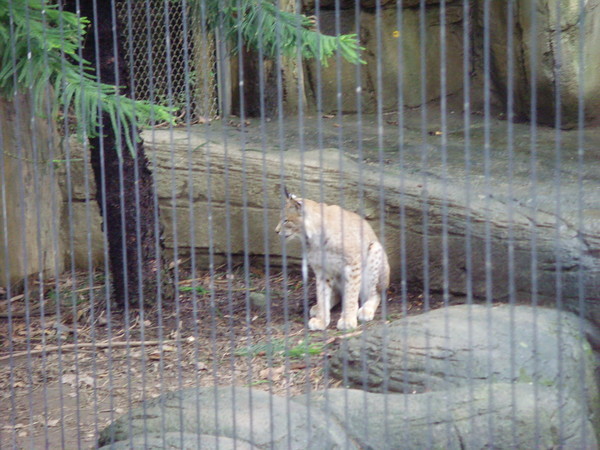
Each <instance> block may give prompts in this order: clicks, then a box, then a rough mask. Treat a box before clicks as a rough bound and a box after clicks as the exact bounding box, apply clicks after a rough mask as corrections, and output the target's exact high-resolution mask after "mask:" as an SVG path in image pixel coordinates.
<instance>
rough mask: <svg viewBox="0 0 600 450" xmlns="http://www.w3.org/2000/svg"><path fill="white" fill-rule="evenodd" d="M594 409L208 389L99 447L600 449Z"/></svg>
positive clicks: (473, 396) (462, 395)
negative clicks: (589, 415) (592, 416)
mask: <svg viewBox="0 0 600 450" xmlns="http://www.w3.org/2000/svg"><path fill="white" fill-rule="evenodd" d="M249 398H252V404H251V406H250V404H249V401H248V399H249ZM584 410H585V406H582V405H581V403H579V402H577V401H575V400H574V399H573V398H571V397H569V396H566V397H563V396H561V395H560V393H559V391H558V390H557V389H556V388H554V387H550V386H540V387H538V388H537V389H534V388H533V386H531V385H529V384H525V383H517V384H508V383H491V384H479V385H476V386H473V387H463V388H450V389H448V390H446V391H437V392H428V393H421V394H415V395H411V394H392V393H388V394H377V393H369V392H364V391H360V390H355V389H332V390H327V391H323V392H317V393H311V394H310V395H306V396H301V397H295V398H288V399H284V398H281V397H277V396H274V395H270V394H268V393H266V392H262V391H256V390H254V389H242V388H231V387H224V388H200V389H198V390H194V389H188V390H184V391H179V392H174V393H170V394H166V395H165V396H163V397H161V398H158V399H155V400H153V401H151V402H147V403H146V407H145V409H142V408H137V409H135V410H132V411H131V412H130V413H128V414H127V415H125V416H124V417H122V418H120V419H118V420H117V421H115V422H114V423H113V424H111V425H110V426H109V427H108V428H106V429H105V430H103V431H102V433H101V436H100V439H99V441H98V444H99V445H100V446H105V447H102V448H111V447H109V446H110V445H111V443H112V448H129V447H130V446H132V447H133V448H161V445H163V443H165V442H166V443H167V444H168V446H169V448H175V449H178V448H210V449H212V448H215V446H216V442H217V440H218V445H219V448H232V446H233V445H235V446H237V448H242V449H244V448H267V447H268V448H319V449H334V448H342V447H343V448H425V447H426V448H467V449H471V448H473V449H475V448H534V447H535V448H545V449H551V448H556V447H563V448H573V449H580V448H590V449H594V448H597V441H596V437H595V436H594V432H593V428H592V425H591V423H590V422H589V420H587V419H586V418H585V411H584ZM198 411H199V412H198ZM559 411H560V412H559ZM161 423H164V428H163V427H162V426H161ZM129 427H131V428H129ZM161 429H162V430H163V431H162V432H161ZM129 430H131V433H129ZM144 434H145V436H144ZM111 435H112V440H111ZM199 442H200V445H198V443H199ZM144 446H147V447H144Z"/></svg>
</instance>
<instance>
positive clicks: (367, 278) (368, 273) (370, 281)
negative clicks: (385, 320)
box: [358, 242, 389, 322]
mask: <svg viewBox="0 0 600 450" xmlns="http://www.w3.org/2000/svg"><path fill="white" fill-rule="evenodd" d="M384 257H385V255H384V250H383V247H382V246H381V244H380V243H379V242H372V243H371V245H369V249H368V251H367V263H366V267H365V268H364V273H363V280H364V281H363V285H362V289H361V300H362V301H363V304H362V306H361V308H360V309H359V310H358V320H361V321H363V322H368V321H370V320H373V318H374V317H375V312H376V311H377V308H378V307H379V304H380V303H381V292H380V288H381V284H382V283H381V280H382V278H386V277H389V274H385V273H383V271H385V270H387V264H386V262H385V261H384ZM384 275H385V277H384ZM385 284H387V283H385Z"/></svg>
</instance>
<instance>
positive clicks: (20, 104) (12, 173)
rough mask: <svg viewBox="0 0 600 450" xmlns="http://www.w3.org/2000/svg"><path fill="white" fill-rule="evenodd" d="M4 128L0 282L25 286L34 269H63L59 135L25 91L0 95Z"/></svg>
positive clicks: (46, 271) (0, 121)
mask: <svg viewBox="0 0 600 450" xmlns="http://www.w3.org/2000/svg"><path fill="white" fill-rule="evenodd" d="M0 128H1V129H0V148H1V149H2V150H1V151H2V153H1V155H0V186H1V189H2V195H0V286H7V285H13V284H17V285H20V286H22V281H23V280H24V279H26V278H27V277H29V276H31V275H38V274H39V273H40V272H43V273H44V274H45V275H46V276H54V275H55V274H57V273H61V272H62V271H63V269H64V256H63V253H62V248H63V246H62V239H61V236H60V230H61V227H62V217H61V215H62V208H63V205H62V192H61V191H60V189H59V187H58V177H57V174H56V172H55V167H56V166H55V162H54V161H53V160H54V159H60V155H59V154H57V150H56V149H57V148H58V146H57V142H58V139H57V132H56V129H55V125H54V123H52V122H48V121H46V120H45V119H43V118H40V117H38V116H35V115H34V114H33V113H32V105H31V101H30V98H29V97H28V96H27V95H24V94H21V95H17V96H16V97H15V100H14V101H8V100H3V99H0ZM58 164H60V162H59V163H58ZM5 232H6V234H5Z"/></svg>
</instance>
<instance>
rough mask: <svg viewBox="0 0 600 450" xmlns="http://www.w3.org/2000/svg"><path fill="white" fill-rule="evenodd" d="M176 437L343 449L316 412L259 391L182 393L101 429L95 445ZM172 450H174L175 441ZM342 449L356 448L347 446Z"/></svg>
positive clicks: (337, 429)
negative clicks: (132, 439)
mask: <svg viewBox="0 0 600 450" xmlns="http://www.w3.org/2000/svg"><path fill="white" fill-rule="evenodd" d="M326 425H327V426H326ZM181 432H183V433H186V434H188V433H189V434H203V435H212V436H220V437H225V438H229V439H235V440H236V441H241V442H242V443H247V444H248V445H252V446H256V447H259V448H266V447H269V448H275V449H279V448H281V449H283V448H290V449H308V448H313V449H323V448H341V447H342V446H345V444H346V443H348V441H347V435H346V432H345V431H344V430H343V428H342V427H341V426H340V425H339V424H338V423H336V422H335V421H332V420H327V419H326V417H325V415H324V413H323V412H322V411H320V410H318V409H314V410H311V411H308V410H307V408H306V407H305V406H304V405H302V404H301V403H297V402H294V401H291V400H290V399H285V398H282V397H276V396H271V395H270V394H268V393H267V392H263V391H258V390H253V389H248V388H239V387H225V388H198V389H193V388H192V389H186V390H183V391H177V392H172V393H168V394H165V395H164V396H162V397H159V398H156V399H153V400H150V401H147V402H146V403H145V404H144V405H143V406H142V407H139V408H136V409H133V410H131V411H130V412H129V413H127V414H126V415H125V416H123V417H121V418H119V419H117V420H116V421H115V422H113V423H112V424H111V425H110V426H109V427H108V428H106V429H104V430H103V431H102V433H101V434H100V438H99V440H98V445H99V446H100V447H102V446H108V445H110V444H111V443H119V445H127V442H128V441H129V440H130V439H131V438H133V437H136V436H143V435H144V434H145V433H148V434H151V435H156V434H157V433H158V435H159V436H158V437H156V439H161V438H162V435H163V434H165V433H176V434H179V433H181ZM170 436H172V434H171V435H170ZM136 439H140V438H138V437H136ZM192 442H195V441H194V440H193V439H192ZM174 448H179V447H177V440H176V439H175V440H174ZM203 448H204V447H203ZM346 448H356V447H355V446H354V445H353V444H352V442H350V443H349V446H348V447H346Z"/></svg>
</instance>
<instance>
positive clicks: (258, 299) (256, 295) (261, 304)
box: [250, 292, 268, 310]
mask: <svg viewBox="0 0 600 450" xmlns="http://www.w3.org/2000/svg"><path fill="white" fill-rule="evenodd" d="M267 301H268V299H267V296H266V295H265V294H263V293H261V292H252V293H250V302H251V303H252V306H253V307H255V308H258V309H262V310H264V309H266V308H267Z"/></svg>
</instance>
